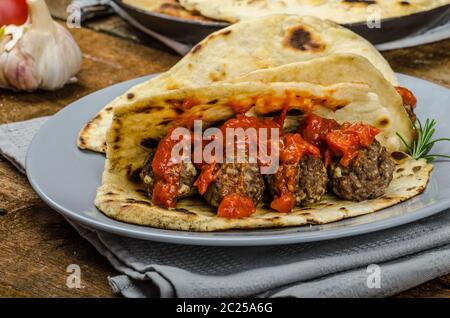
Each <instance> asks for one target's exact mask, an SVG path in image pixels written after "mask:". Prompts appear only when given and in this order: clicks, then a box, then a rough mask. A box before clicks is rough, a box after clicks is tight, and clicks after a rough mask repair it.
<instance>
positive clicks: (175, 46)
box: [109, 1, 192, 56]
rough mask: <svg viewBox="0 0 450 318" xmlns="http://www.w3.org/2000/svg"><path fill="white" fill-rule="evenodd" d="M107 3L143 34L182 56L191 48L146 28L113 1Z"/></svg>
mask: <svg viewBox="0 0 450 318" xmlns="http://www.w3.org/2000/svg"><path fill="white" fill-rule="evenodd" d="M109 5H110V6H111V7H112V8H113V9H114V11H116V13H117V14H118V15H119V16H121V17H122V18H123V19H124V20H126V21H127V22H128V23H130V24H131V25H132V26H134V27H135V28H136V29H138V30H140V31H142V32H144V33H145V34H147V35H149V36H151V37H152V38H154V39H156V40H158V41H160V42H161V43H162V44H164V45H166V46H167V47H169V48H171V49H172V50H174V51H175V52H177V53H178V54H180V55H182V56H184V55H186V54H187V53H188V52H189V51H190V50H191V48H192V46H191V45H188V44H184V43H181V42H178V41H175V40H173V39H171V38H168V37H166V36H164V35H161V34H159V33H157V32H155V31H152V30H150V29H147V28H146V27H144V26H143V25H142V24H140V23H139V22H138V21H136V20H135V19H134V18H133V17H132V16H131V15H129V14H128V13H127V12H126V11H125V10H123V9H122V8H121V7H119V6H118V5H117V4H116V3H114V2H113V1H110V2H109Z"/></svg>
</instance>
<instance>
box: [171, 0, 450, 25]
mask: <svg viewBox="0 0 450 318" xmlns="http://www.w3.org/2000/svg"><path fill="white" fill-rule="evenodd" d="M179 2H180V4H181V5H182V6H183V7H184V8H186V9H187V10H191V11H195V12H200V13H201V14H202V15H203V16H205V17H209V18H212V19H216V20H222V21H227V22H231V23H236V22H238V21H243V20H246V19H250V18H256V17H262V16H266V15H269V14H280V13H288V14H302V15H308V16H314V17H318V18H321V19H329V20H331V21H334V22H337V23H341V24H350V23H357V22H365V21H369V22H370V21H372V22H373V21H374V19H376V18H381V19H387V18H394V17H400V16H405V15H410V14H413V13H418V12H422V11H427V10H431V9H434V8H437V7H440V6H443V5H446V4H450V1H449V0H408V1H401V0H374V1H350V0H179Z"/></svg>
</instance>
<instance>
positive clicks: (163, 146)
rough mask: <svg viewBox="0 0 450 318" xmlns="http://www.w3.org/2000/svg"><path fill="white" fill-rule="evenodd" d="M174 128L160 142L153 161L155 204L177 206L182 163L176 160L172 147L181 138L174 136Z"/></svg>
mask: <svg viewBox="0 0 450 318" xmlns="http://www.w3.org/2000/svg"><path fill="white" fill-rule="evenodd" d="M172 132H173V129H171V130H169V132H168V133H167V135H166V136H165V137H164V138H163V139H162V140H161V141H160V142H159V145H158V148H157V149H156V152H155V156H154V158H153V162H152V170H153V174H154V177H155V184H154V188H153V195H152V201H153V203H154V204H155V205H158V206H162V207H165V208H175V207H176V204H177V200H176V197H177V195H178V190H179V187H180V172H181V167H182V163H176V162H174V160H173V158H172V148H173V147H174V146H175V145H176V144H177V143H178V142H179V141H180V140H181V138H180V139H177V138H172Z"/></svg>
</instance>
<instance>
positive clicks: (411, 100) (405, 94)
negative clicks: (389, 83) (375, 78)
mask: <svg viewBox="0 0 450 318" xmlns="http://www.w3.org/2000/svg"><path fill="white" fill-rule="evenodd" d="M395 89H396V90H397V93H399V94H400V96H401V97H402V99H403V104H405V105H409V106H411V107H412V108H413V109H414V108H416V106H417V98H416V96H414V94H413V93H412V92H411V91H410V90H409V89H407V88H405V87H400V86H399V87H396V88H395Z"/></svg>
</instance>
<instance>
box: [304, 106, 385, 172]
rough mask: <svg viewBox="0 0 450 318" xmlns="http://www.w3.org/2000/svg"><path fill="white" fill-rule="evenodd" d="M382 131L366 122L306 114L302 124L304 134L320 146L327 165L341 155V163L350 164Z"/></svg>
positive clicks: (308, 139)
mask: <svg viewBox="0 0 450 318" xmlns="http://www.w3.org/2000/svg"><path fill="white" fill-rule="evenodd" d="M380 132H381V131H380V130H379V129H377V128H375V127H373V126H371V125H366V124H349V123H344V124H342V125H341V124H339V123H338V122H337V121H335V120H333V119H325V118H322V117H319V116H317V115H313V114H309V115H308V116H306V118H305V121H304V123H303V126H302V135H303V137H304V138H305V140H307V141H308V142H310V143H312V144H313V145H315V146H317V147H319V148H320V150H321V151H322V153H323V158H324V159H323V160H324V163H325V166H326V167H328V166H329V164H330V163H331V160H332V157H336V156H339V157H341V161H340V163H341V164H342V165H343V166H345V167H346V166H348V165H349V164H350V162H351V160H352V159H353V158H355V157H356V156H357V155H358V154H359V150H361V149H362V148H366V147H368V146H370V145H371V144H372V143H373V142H374V140H375V136H376V135H378V134H379V133H380Z"/></svg>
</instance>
